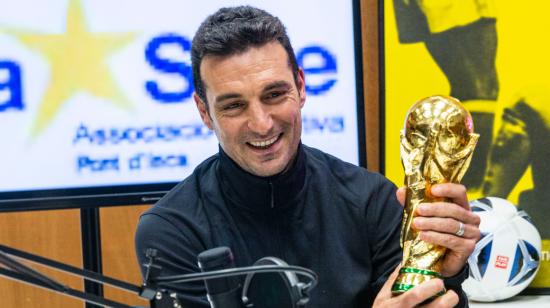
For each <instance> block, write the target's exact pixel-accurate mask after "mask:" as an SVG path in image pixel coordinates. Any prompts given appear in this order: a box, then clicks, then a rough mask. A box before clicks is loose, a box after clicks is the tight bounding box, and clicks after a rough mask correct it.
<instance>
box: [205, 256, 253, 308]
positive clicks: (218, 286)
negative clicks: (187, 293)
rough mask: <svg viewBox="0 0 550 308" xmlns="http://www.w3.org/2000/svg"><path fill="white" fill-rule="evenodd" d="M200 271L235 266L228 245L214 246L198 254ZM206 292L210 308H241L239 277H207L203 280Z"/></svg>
mask: <svg viewBox="0 0 550 308" xmlns="http://www.w3.org/2000/svg"><path fill="white" fill-rule="evenodd" d="M198 261H199V267H200V269H201V271H202V272H209V271H215V270H223V269H230V268H234V267H235V260H234V258H233V253H231V249H229V247H216V248H213V249H209V250H206V251H203V252H201V253H200V254H199V256H198ZM204 283H205V285H206V293H207V298H208V301H209V302H210V306H211V307H212V308H243V307H244V306H243V304H242V301H241V293H240V288H241V285H240V283H239V279H238V278H237V277H236V276H230V277H222V278H215V279H208V280H205V281H204Z"/></svg>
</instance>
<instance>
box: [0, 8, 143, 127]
mask: <svg viewBox="0 0 550 308" xmlns="http://www.w3.org/2000/svg"><path fill="white" fill-rule="evenodd" d="M9 32H10V33H11V34H12V35H13V36H15V37H17V38H18V40H19V41H20V42H22V43H23V44H25V45H26V46H28V47H29V48H31V49H34V50H36V51H38V52H40V53H41V54H43V55H44V57H46V58H47V59H48V62H49V64H50V67H51V75H50V76H51V77H50V84H49V85H48V87H47V90H46V93H45V94H44V96H43V99H42V102H41V104H40V107H39V110H38V115H37V118H36V120H35V121H34V126H33V128H32V131H31V134H32V136H36V135H38V134H39V133H40V132H42V130H44V129H45V128H46V127H47V126H48V124H49V123H50V122H51V121H52V120H53V119H54V117H55V116H56V114H57V113H58V112H59V110H60V108H61V107H62V106H63V104H64V103H65V102H66V101H67V100H68V99H69V98H71V97H72V96H73V95H74V94H76V93H77V92H78V91H86V92H87V93H89V94H91V95H93V96H95V97H98V98H104V99H108V100H109V101H111V102H112V103H113V104H115V105H117V106H119V107H123V108H129V107H130V103H129V102H128V100H127V99H126V97H125V96H124V95H123V94H122V93H121V92H120V90H119V89H118V87H117V86H116V83H115V81H114V80H113V78H112V76H111V73H110V70H109V67H108V65H107V62H106V58H107V57H108V55H109V54H111V53H113V52H114V51H115V50H117V49H120V48H121V47H123V46H125V45H127V44H128V43H129V42H131V41H132V40H133V39H134V38H135V36H136V35H135V34H107V33H90V32H89V31H88V30H87V28H86V24H85V21H84V14H83V10H82V7H81V5H80V3H79V1H78V0H70V2H69V8H68V13H67V29H66V32H65V33H63V34H36V33H28V32H25V33H23V32H22V31H14V30H12V31H9Z"/></svg>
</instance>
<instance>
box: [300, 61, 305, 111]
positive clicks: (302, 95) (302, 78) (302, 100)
mask: <svg viewBox="0 0 550 308" xmlns="http://www.w3.org/2000/svg"><path fill="white" fill-rule="evenodd" d="M298 93H299V94H300V108H301V107H304V104H305V103H306V77H305V75H304V71H303V70H302V68H301V67H299V68H298Z"/></svg>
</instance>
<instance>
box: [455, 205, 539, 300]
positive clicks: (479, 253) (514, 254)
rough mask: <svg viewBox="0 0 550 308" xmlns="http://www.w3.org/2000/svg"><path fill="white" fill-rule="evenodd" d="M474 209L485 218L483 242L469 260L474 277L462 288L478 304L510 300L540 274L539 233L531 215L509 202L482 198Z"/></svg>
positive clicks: (482, 225)
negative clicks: (479, 302) (478, 302)
mask: <svg viewBox="0 0 550 308" xmlns="http://www.w3.org/2000/svg"><path fill="white" fill-rule="evenodd" d="M470 206H471V207H472V211H473V212H474V213H476V214H477V215H479V217H480V218H481V224H480V226H479V229H480V230H481V239H480V240H479V242H478V243H477V244H476V248H475V250H474V252H473V253H472V255H471V256H470V258H469V259H468V264H469V266H470V277H469V278H468V279H466V281H464V283H463V284H462V287H463V289H464V291H465V292H466V294H467V295H468V298H470V299H471V300H475V301H481V302H493V301H498V300H503V299H506V298H510V297H512V296H514V295H516V294H518V293H519V292H521V291H522V290H523V289H525V288H526V287H527V286H528V285H529V283H530V282H531V280H533V278H534V277H535V274H536V273H537V271H538V268H539V260H540V255H541V238H540V235H539V232H538V231H537V229H536V228H535V226H534V225H533V223H532V221H531V218H530V217H529V215H527V213H525V211H518V210H517V208H516V206H515V205H514V204H512V203H511V202H510V201H508V200H506V199H502V198H496V197H487V198H481V199H477V200H474V201H472V202H470Z"/></svg>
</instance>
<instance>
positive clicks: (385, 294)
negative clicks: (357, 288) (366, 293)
mask: <svg viewBox="0 0 550 308" xmlns="http://www.w3.org/2000/svg"><path fill="white" fill-rule="evenodd" d="M400 269H401V264H400V265H398V266H397V267H396V268H395V270H394V271H393V273H391V275H390V277H388V280H386V283H384V285H383V286H382V289H380V292H379V293H378V296H377V297H380V300H384V299H389V298H391V297H392V292H391V287H392V286H393V282H394V281H395V279H396V278H397V275H399V270H400Z"/></svg>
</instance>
